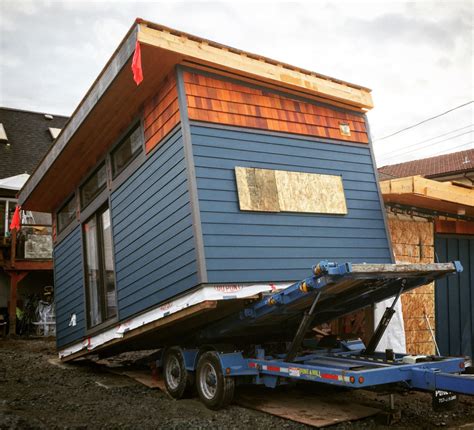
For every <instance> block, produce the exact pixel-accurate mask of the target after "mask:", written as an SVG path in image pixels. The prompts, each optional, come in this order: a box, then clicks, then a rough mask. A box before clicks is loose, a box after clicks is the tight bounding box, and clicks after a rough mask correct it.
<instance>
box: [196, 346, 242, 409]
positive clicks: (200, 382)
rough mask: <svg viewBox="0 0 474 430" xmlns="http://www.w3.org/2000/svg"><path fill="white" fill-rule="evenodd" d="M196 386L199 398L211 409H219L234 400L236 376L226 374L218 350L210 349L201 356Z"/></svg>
mask: <svg viewBox="0 0 474 430" xmlns="http://www.w3.org/2000/svg"><path fill="white" fill-rule="evenodd" d="M196 387H197V391H198V394H199V398H200V399H201V401H202V402H203V403H204V404H205V405H206V406H207V407H208V408H209V409H213V410H218V409H221V408H224V407H226V406H227V405H229V404H230V403H231V402H232V399H233V397H234V387H235V383H234V378H233V377H230V376H225V375H224V373H223V371H222V366H221V361H220V359H219V355H218V353H217V352H215V351H208V352H205V353H204V354H202V355H201V357H200V358H199V361H198V365H197V370H196Z"/></svg>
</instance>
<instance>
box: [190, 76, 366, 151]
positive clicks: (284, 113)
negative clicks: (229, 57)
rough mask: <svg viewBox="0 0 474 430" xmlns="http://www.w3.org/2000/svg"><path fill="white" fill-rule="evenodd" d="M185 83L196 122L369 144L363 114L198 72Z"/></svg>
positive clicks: (192, 117)
mask: <svg viewBox="0 0 474 430" xmlns="http://www.w3.org/2000/svg"><path fill="white" fill-rule="evenodd" d="M184 82H185V90H186V98H187V104H188V114H189V118H190V119H192V120H196V121H204V122H212V123H217V124H226V125H233V126H240V127H249V128H256V129H261V130H270V131H278V132H284V133H295V134H302V135H308V136H316V137H323V138H328V139H337V140H344V141H348V142H356V143H368V141H369V139H368V134H367V129H366V124H365V118H364V116H363V115H361V114H357V113H353V112H351V111H343V110H341V109H333V108H330V107H323V106H319V105H316V104H313V103H310V102H304V101H301V100H296V99H294V98H292V97H291V96H290V95H288V96H283V95H279V94H276V93H274V92H271V91H269V90H266V89H265V88H256V87H254V86H250V85H248V84H245V83H244V82H241V83H238V82H234V81H232V82H231V81H229V80H225V79H224V78H223V79H220V78H219V79H218V78H216V77H211V76H204V75H202V74H199V73H195V72H185V73H184Z"/></svg>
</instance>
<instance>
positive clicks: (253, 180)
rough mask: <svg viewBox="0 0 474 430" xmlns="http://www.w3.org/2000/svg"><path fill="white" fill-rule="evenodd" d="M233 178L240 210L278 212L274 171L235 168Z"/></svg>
mask: <svg viewBox="0 0 474 430" xmlns="http://www.w3.org/2000/svg"><path fill="white" fill-rule="evenodd" d="M235 177H236V181H237V190H238V191H239V204H240V209H241V210H243V211H258V212H280V205H279V200H278V190H277V184H276V178H275V171H274V170H266V169H251V168H249V169H248V168H245V167H236V168H235Z"/></svg>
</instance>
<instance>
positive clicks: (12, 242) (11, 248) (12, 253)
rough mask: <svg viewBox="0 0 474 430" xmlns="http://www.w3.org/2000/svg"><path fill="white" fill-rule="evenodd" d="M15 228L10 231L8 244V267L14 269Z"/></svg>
mask: <svg viewBox="0 0 474 430" xmlns="http://www.w3.org/2000/svg"><path fill="white" fill-rule="evenodd" d="M16 233H17V231H16V228H14V229H13V230H12V231H11V244H10V265H11V267H15V258H16Z"/></svg>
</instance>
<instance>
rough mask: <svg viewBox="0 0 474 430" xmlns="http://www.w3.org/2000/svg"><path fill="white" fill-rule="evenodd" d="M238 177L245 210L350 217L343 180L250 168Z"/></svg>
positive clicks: (239, 171) (237, 171)
mask: <svg viewBox="0 0 474 430" xmlns="http://www.w3.org/2000/svg"><path fill="white" fill-rule="evenodd" d="M235 176H236V182H237V190H238V194H239V205H240V209H241V210H246V211H256V212H298V213H325V214H337V215H345V214H347V205H346V198H345V195H344V187H343V184H342V178H341V177H340V176H333V175H321V174H316V173H304V172H287V171H283V170H267V169H255V168H246V167H236V168H235Z"/></svg>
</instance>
